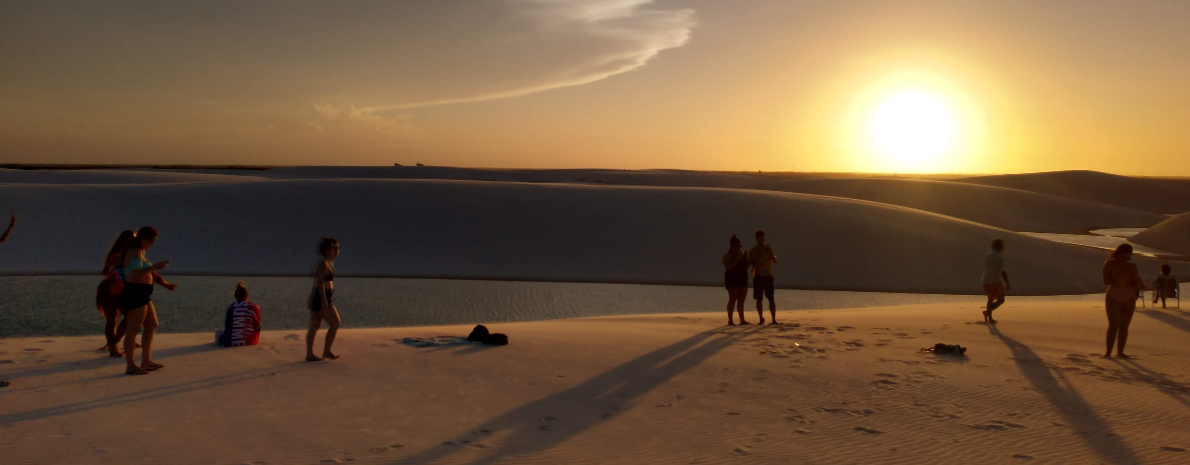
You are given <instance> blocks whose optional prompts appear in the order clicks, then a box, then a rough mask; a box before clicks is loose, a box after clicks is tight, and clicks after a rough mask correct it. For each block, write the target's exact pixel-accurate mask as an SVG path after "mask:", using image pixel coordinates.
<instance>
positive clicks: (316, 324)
mask: <svg viewBox="0 0 1190 465" xmlns="http://www.w3.org/2000/svg"><path fill="white" fill-rule="evenodd" d="M320 327H322V314H321V312H310V329H309V330H307V331H306V361H307V362H317V361H319V360H322V357H318V356H315V355H314V336H316V335H317V334H318V328H320Z"/></svg>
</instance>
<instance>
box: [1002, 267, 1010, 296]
mask: <svg viewBox="0 0 1190 465" xmlns="http://www.w3.org/2000/svg"><path fill="white" fill-rule="evenodd" d="M1000 277H1001V278H1004V290H1006V291H1007V290H1009V289H1012V283H1011V282H1009V281H1008V272H1007V271H1003V270H1001V271H1000Z"/></svg>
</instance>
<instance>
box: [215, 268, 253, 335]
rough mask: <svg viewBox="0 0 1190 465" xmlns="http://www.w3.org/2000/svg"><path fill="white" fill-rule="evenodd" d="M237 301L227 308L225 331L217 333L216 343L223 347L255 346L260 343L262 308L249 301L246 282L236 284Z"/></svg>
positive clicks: (224, 323) (224, 322)
mask: <svg viewBox="0 0 1190 465" xmlns="http://www.w3.org/2000/svg"><path fill="white" fill-rule="evenodd" d="M234 295H235V298H236V301H235V302H234V303H232V304H231V305H230V306H228V307H227V317H226V318H224V320H223V329H221V330H218V331H215V342H216V343H218V344H219V345H221V346H223V347H239V346H254V345H256V344H259V343H260V330H261V326H260V323H261V319H260V306H258V305H256V304H254V303H252V302H251V301H249V300H248V288H247V287H244V282H243V281H240V282H239V283H237V284H236V290H235V293H234Z"/></svg>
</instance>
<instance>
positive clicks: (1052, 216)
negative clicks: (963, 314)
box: [749, 179, 1166, 233]
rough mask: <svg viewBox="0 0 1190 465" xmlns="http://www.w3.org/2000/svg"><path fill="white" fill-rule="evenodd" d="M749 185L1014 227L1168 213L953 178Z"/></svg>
mask: <svg viewBox="0 0 1190 465" xmlns="http://www.w3.org/2000/svg"><path fill="white" fill-rule="evenodd" d="M749 188H752V189H763V190H774V191H785V192H802V193H807V194H819V195H832V196H836V197H846V198H851V199H862V200H870V201H873V202H881V203H887V204H892V205H900V206H904V207H910V208H916V209H919V210H925V211H928V212H933V213H939V214H942V215H947V216H952V217H955V218H962V219H965V220H970V221H975V222H977V223H983V224H987V225H990V226H995V227H998V228H1004V229H1009V230H1013V231H1031V232H1055V233H1061V232H1065V233H1078V232H1086V231H1089V230H1092V229H1099V228H1108V227H1148V226H1151V225H1154V224H1157V223H1159V222H1161V221H1162V220H1164V219H1165V218H1166V217H1165V216H1164V215H1159V214H1156V213H1151V212H1147V211H1141V210H1132V209H1127V208H1120V207H1115V206H1110V205H1105V204H1101V203H1093V202H1087V201H1082V200H1075V199H1070V198H1066V197H1059V196H1054V195H1048V194H1038V193H1035V192H1029V191H1022V190H1017V189H1006V188H1001V187H994V186H983V185H978V184H967V183H960V182H947V181H930V180H908V179H815V180H797V181H779V182H773V183H771V184H758V185H752V186H749Z"/></svg>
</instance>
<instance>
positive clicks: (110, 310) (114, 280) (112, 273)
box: [95, 229, 178, 358]
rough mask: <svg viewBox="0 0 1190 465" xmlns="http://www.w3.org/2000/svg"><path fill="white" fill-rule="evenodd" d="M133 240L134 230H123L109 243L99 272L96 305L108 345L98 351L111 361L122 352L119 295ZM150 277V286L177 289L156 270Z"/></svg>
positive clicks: (120, 355) (123, 323)
mask: <svg viewBox="0 0 1190 465" xmlns="http://www.w3.org/2000/svg"><path fill="white" fill-rule="evenodd" d="M135 240H136V231H132V230H130V229H126V230H124V231H122V232H120V235H119V236H116V240H115V241H114V242H112V246H111V248H109V249H108V251H107V256H106V257H105V258H104V260H103V270H102V271H101V272H100V273H101V274H102V275H103V280H102V281H100V282H99V286H98V287H97V288H96V289H95V306H96V307H97V308H98V309H99V312H100V313H102V314H103V318H104V320H106V322H105V324H104V326H103V335H104V337H105V339H106V341H107V344H105V345H104V346H103V347H100V348H99V350H106V351H108V355H110V356H111V357H113V358H115V357H123V356H124V353H123V352H120V340H121V339H123V338H124V331H125V329H126V328H125V324H126V323H127V322H128V319H127V318H125V319H123V320H121V321H120V324H119V325H117V324H116V318H117V317H118V316H119V312H120V294H122V293H123V292H124V263H123V260H124V253H125V252H126V251H127V250H128V247H130V246H131V245H132V243H133V241H135ZM152 274H153V283H155V284H160V285H161V286H162V287H164V288H166V289H169V290H170V291H172V290H174V289H177V288H178V286H176V285H174V284H170V283H169V282H167V281H166V280H165V278H162V277H161V275H159V274H157V272H156V271H154V272H153V273H152ZM136 347H140V345H139V344H138V345H136Z"/></svg>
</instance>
